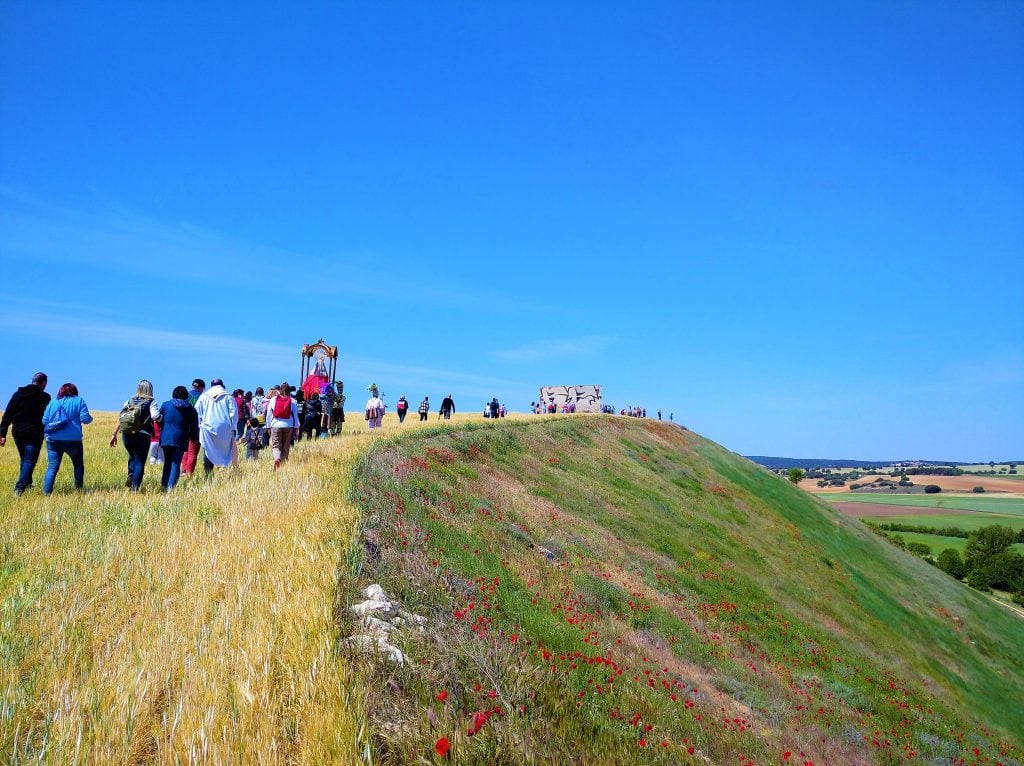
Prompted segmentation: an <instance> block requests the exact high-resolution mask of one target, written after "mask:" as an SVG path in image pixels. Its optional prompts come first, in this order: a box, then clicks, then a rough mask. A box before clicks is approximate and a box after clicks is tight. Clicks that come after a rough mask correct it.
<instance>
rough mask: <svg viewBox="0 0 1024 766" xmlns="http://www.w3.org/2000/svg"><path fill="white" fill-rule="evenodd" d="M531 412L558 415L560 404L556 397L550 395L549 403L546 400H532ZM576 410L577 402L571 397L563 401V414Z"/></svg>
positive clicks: (569, 413)
mask: <svg viewBox="0 0 1024 766" xmlns="http://www.w3.org/2000/svg"><path fill="white" fill-rule="evenodd" d="M530 412H532V413H533V414H534V415H545V414H547V415H557V414H558V404H557V403H556V402H555V397H553V396H549V397H548V401H547V404H545V403H544V402H530ZM575 412H576V402H575V401H573V400H571V399H566V400H565V401H564V402H562V414H563V415H572V414H573V413H575Z"/></svg>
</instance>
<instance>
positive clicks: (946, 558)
mask: <svg viewBox="0 0 1024 766" xmlns="http://www.w3.org/2000/svg"><path fill="white" fill-rule="evenodd" d="M936 566H938V568H939V569H941V570H942V571H943V572H945V573H946V574H948V575H949V576H950V577H955V578H956V579H958V580H962V579H963V577H964V574H965V573H966V572H967V567H966V566H965V565H964V560H963V559H962V558H960V551H958V550H957V549H956V548H946V549H945V550H944V551H942V553H940V554H939V559H938V561H937V562H936Z"/></svg>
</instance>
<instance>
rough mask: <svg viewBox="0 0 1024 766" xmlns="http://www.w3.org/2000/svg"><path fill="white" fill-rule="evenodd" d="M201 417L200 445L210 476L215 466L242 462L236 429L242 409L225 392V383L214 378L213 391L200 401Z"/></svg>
mask: <svg viewBox="0 0 1024 766" xmlns="http://www.w3.org/2000/svg"><path fill="white" fill-rule="evenodd" d="M196 414H197V415H198V416H199V443H200V444H201V445H202V447H203V470H204V471H205V472H206V473H207V474H209V473H210V472H211V471H213V467H214V466H221V467H227V466H230V465H234V464H235V463H236V462H237V460H238V447H237V445H236V444H235V428H236V427H237V423H238V405H236V404H235V399H234V397H233V396H231V394H230V393H229V392H228V391H227V390H226V389H225V388H224V381H223V380H221V379H220V378H214V379H213V380H211V381H210V388H209V390H207V391H204V392H203V395H202V396H200V397H199V399H198V400H197V401H196Z"/></svg>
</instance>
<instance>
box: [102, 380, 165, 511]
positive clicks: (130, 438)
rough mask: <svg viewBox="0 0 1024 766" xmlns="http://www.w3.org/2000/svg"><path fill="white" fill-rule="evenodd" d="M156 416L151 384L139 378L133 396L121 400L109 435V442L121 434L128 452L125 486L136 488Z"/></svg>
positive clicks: (113, 441) (155, 404)
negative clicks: (119, 410) (114, 425)
mask: <svg viewBox="0 0 1024 766" xmlns="http://www.w3.org/2000/svg"><path fill="white" fill-rule="evenodd" d="M159 419H160V408H159V407H158V406H157V403H156V400H155V399H154V398H153V384H152V383H150V382H149V381H148V380H140V381H139V385H138V387H137V388H136V389H135V396H133V397H132V398H131V399H129V400H128V401H126V402H125V403H124V406H123V407H122V408H121V413H120V414H119V415H118V416H117V427H115V428H114V433H112V434H111V435H110V446H111V447H113V446H114V445H116V444H117V434H118V433H120V434H121V440H122V442H123V443H124V449H125V451H126V452H127V453H128V482H127V484H128V488H129V489H130V490H131V491H132V492H138V491H139V488H140V487H141V486H142V477H143V476H144V475H145V473H146V458H147V457H148V456H149V442H150V439H151V437H152V436H153V421H154V420H159Z"/></svg>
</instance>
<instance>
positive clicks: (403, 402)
mask: <svg viewBox="0 0 1024 766" xmlns="http://www.w3.org/2000/svg"><path fill="white" fill-rule="evenodd" d="M395 412H397V413H398V422H399V423H404V422H405V415H406V413H408V412H409V400H408V399H406V398H405V395H404V394H403V395H402V396H400V397H398V401H397V402H395Z"/></svg>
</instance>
